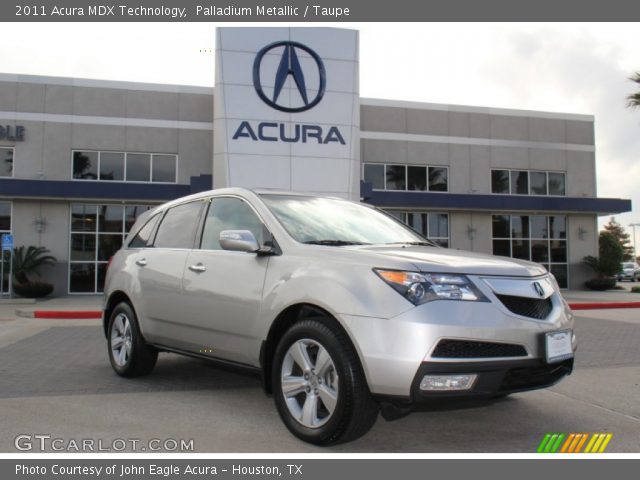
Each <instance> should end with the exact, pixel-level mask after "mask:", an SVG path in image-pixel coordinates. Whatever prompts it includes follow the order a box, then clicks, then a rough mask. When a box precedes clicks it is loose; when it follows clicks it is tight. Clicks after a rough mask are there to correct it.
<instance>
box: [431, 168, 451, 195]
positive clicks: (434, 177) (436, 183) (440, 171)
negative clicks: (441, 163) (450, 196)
mask: <svg viewBox="0 0 640 480" xmlns="http://www.w3.org/2000/svg"><path fill="white" fill-rule="evenodd" d="M447 177H448V171H447V169H446V168H444V167H429V191H431V192H446V191H447V189H448V178H447Z"/></svg>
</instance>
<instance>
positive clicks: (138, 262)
mask: <svg viewBox="0 0 640 480" xmlns="http://www.w3.org/2000/svg"><path fill="white" fill-rule="evenodd" d="M136 265H138V266H139V267H146V266H147V259H146V258H141V259H139V260H136Z"/></svg>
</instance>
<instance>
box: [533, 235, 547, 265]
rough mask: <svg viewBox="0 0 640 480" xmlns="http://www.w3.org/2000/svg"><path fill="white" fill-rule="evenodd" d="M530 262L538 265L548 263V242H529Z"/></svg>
mask: <svg viewBox="0 0 640 480" xmlns="http://www.w3.org/2000/svg"><path fill="white" fill-rule="evenodd" d="M531 260H533V261H534V262H538V263H545V262H548V261H549V241H548V240H531Z"/></svg>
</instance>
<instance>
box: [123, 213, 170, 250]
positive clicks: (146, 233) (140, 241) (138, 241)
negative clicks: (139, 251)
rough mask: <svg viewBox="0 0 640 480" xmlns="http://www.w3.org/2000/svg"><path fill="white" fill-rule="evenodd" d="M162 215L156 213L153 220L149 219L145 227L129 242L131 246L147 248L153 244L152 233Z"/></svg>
mask: <svg viewBox="0 0 640 480" xmlns="http://www.w3.org/2000/svg"><path fill="white" fill-rule="evenodd" d="M161 216H162V215H155V216H154V217H153V218H151V220H149V221H148V222H147V223H146V224H145V225H144V227H142V228H141V229H140V230H139V231H138V233H137V234H136V236H135V237H133V239H132V240H131V242H129V248H145V247H148V246H149V245H151V243H152V241H153V239H152V238H151V235H152V234H153V230H154V229H155V228H156V223H158V220H159V219H160V217H161Z"/></svg>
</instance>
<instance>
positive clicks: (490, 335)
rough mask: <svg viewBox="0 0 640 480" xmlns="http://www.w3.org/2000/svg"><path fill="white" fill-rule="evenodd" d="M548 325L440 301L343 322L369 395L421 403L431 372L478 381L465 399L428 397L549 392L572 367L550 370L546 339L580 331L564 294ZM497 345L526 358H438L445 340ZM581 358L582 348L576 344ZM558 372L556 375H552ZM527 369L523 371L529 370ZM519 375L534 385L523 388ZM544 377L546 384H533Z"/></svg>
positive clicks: (485, 305) (495, 305) (481, 305)
mask: <svg viewBox="0 0 640 480" xmlns="http://www.w3.org/2000/svg"><path fill="white" fill-rule="evenodd" d="M552 302H553V308H552V310H551V312H550V314H549V315H548V316H547V317H546V318H545V319H544V320H536V319H532V318H526V317H521V316H518V315H514V314H513V313H511V312H509V311H508V310H507V309H506V308H505V307H504V306H503V305H502V304H500V303H499V302H498V301H497V299H496V301H492V302H461V301H434V302H430V303H427V304H424V305H421V306H418V307H416V308H413V309H411V310H409V311H407V312H405V313H403V314H401V315H398V316H397V317H394V318H390V319H383V318H373V317H360V316H351V315H341V320H342V322H341V323H342V324H343V325H344V326H345V328H346V329H347V331H348V332H349V335H350V337H351V339H352V340H353V343H354V345H355V347H356V349H357V351H358V354H359V356H360V359H361V361H362V365H363V368H364V372H365V375H366V377H367V382H368V384H369V389H370V391H371V393H372V394H374V395H376V396H379V397H380V396H388V397H395V398H403V399H405V400H414V399H415V401H418V400H420V399H422V398H423V397H424V395H423V394H422V393H420V392H419V388H418V389H416V382H417V384H418V387H419V383H420V380H421V379H422V377H423V376H424V373H423V372H425V371H429V372H432V373H434V374H438V373H452V372H455V373H466V374H474V373H477V374H478V375H479V377H478V379H477V381H476V383H475V384H474V387H473V388H472V389H471V390H469V391H466V392H467V393H464V392H465V391H459V392H456V391H448V392H444V393H441V392H429V393H426V395H427V396H429V397H432V396H437V395H440V396H465V395H466V396H469V395H471V396H474V395H475V396H492V395H496V394H503V393H511V392H515V391H522V390H529V389H535V388H544V387H546V386H549V385H552V384H553V383H555V382H557V381H559V380H560V379H561V378H562V377H564V376H565V375H566V374H568V373H570V372H571V369H572V368H573V361H572V360H570V361H565V362H563V363H562V364H561V366H562V368H561V369H560V370H555V368H554V367H555V366H557V365H558V364H550V365H547V364H546V361H545V343H544V337H545V334H546V333H547V332H551V331H556V330H564V329H573V324H574V320H573V314H572V313H571V310H570V309H569V308H568V306H567V304H566V302H564V301H563V300H562V298H561V296H560V295H559V294H558V293H554V294H553V296H552ZM449 339H454V340H461V341H471V342H490V343H492V344H508V345H511V346H514V345H515V346H518V347H520V348H521V351H523V352H524V354H522V355H519V356H494V357H491V358H487V357H485V358H474V357H465V358H462V357H459V358H454V357H449V358H442V357H441V356H438V355H436V354H435V349H436V347H437V346H438V344H439V343H440V341H441V340H449ZM573 349H574V351H575V343H574V344H573ZM550 368H551V370H552V371H551V372H549V371H548V370H549V369H550ZM522 369H524V370H522ZM518 375H521V376H522V375H524V376H527V375H529V376H531V377H532V378H531V381H530V382H529V383H527V382H526V381H525V380H523V381H520V382H516V381H515V380H513V379H514V378H515V377H517V376H518ZM538 375H541V377H544V378H542V379H538V380H536V379H535V378H534V377H536V376H538Z"/></svg>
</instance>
